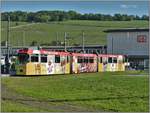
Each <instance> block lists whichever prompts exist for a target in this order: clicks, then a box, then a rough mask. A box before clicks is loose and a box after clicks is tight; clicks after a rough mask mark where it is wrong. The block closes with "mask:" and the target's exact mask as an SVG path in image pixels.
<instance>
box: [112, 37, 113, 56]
mask: <svg viewBox="0 0 150 113" xmlns="http://www.w3.org/2000/svg"><path fill="white" fill-rule="evenodd" d="M112 54H113V37H112Z"/></svg>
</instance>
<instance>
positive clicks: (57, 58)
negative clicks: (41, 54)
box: [55, 55, 60, 63]
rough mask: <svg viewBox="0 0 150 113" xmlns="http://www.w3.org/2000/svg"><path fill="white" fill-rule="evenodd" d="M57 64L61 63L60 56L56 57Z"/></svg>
mask: <svg viewBox="0 0 150 113" xmlns="http://www.w3.org/2000/svg"><path fill="white" fill-rule="evenodd" d="M55 63H60V55H55Z"/></svg>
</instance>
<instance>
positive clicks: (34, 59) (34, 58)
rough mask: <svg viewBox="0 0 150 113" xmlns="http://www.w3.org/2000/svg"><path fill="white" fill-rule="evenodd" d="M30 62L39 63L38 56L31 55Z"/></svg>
mask: <svg viewBox="0 0 150 113" xmlns="http://www.w3.org/2000/svg"><path fill="white" fill-rule="evenodd" d="M31 62H39V55H38V54H35V55H32V56H31Z"/></svg>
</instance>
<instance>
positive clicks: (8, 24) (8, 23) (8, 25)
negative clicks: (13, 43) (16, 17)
mask: <svg viewBox="0 0 150 113" xmlns="http://www.w3.org/2000/svg"><path fill="white" fill-rule="evenodd" d="M9 27H10V16H8V21H7V57H8V58H9V32H10V29H9Z"/></svg>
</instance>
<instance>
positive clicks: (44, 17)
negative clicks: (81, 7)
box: [1, 10, 149, 22]
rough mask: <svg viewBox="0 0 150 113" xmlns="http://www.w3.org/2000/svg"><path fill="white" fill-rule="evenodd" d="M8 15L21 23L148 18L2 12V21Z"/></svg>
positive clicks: (116, 15) (70, 13)
mask: <svg viewBox="0 0 150 113" xmlns="http://www.w3.org/2000/svg"><path fill="white" fill-rule="evenodd" d="M8 15H9V16H10V19H11V21H23V22H51V21H65V20H99V21H131V20H147V21H148V20H149V16H147V15H143V16H141V17H140V16H138V15H127V14H114V15H109V14H100V13H97V14H94V13H85V14H81V13H78V12H76V11H72V10H70V11H38V12H24V11H13V12H2V13H1V19H2V21H7V20H8Z"/></svg>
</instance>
